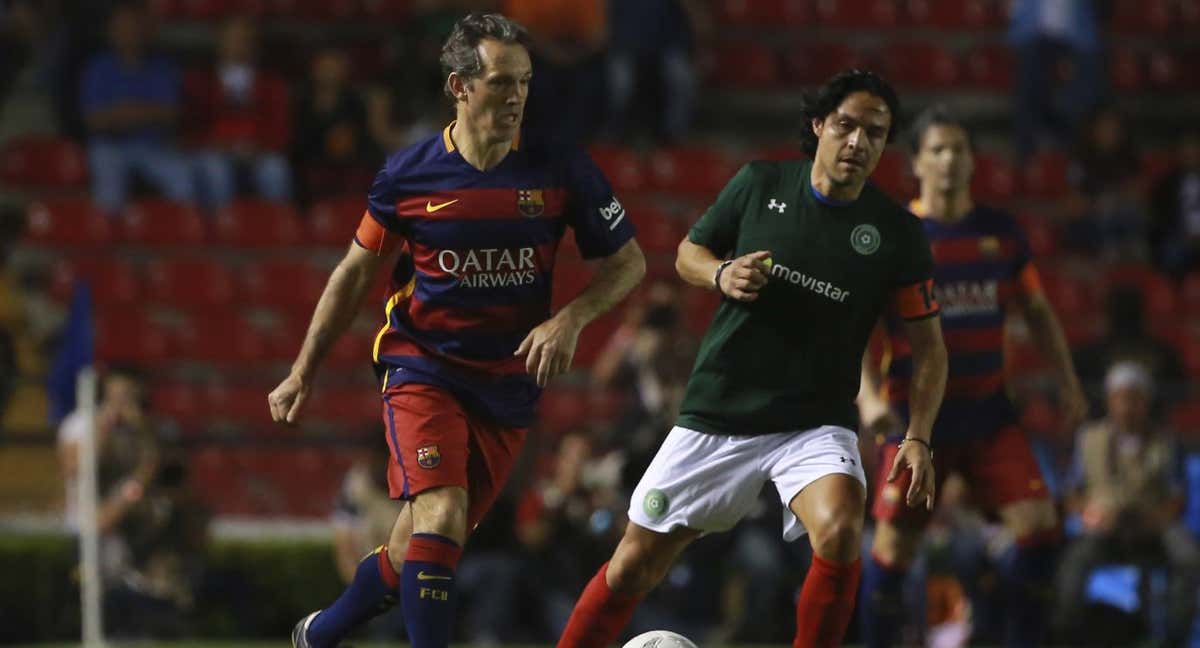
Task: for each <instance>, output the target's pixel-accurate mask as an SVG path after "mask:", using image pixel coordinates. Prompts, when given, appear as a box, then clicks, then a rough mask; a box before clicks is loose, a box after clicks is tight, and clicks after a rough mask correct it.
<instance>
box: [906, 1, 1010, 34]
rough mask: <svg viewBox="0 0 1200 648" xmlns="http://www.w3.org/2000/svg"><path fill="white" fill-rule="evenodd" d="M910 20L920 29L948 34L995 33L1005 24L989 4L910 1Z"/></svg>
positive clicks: (993, 3)
mask: <svg viewBox="0 0 1200 648" xmlns="http://www.w3.org/2000/svg"><path fill="white" fill-rule="evenodd" d="M907 9H908V16H909V18H911V20H912V21H913V22H914V23H916V24H917V25H922V26H926V27H936V28H938V29H946V30H963V29H994V28H998V27H1000V26H1001V25H1002V24H1003V22H1004V15H1003V13H1002V12H1001V11H1000V8H999V7H998V6H997V3H995V2H991V1H989V0H908V2H907Z"/></svg>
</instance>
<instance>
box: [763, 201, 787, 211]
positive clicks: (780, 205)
mask: <svg viewBox="0 0 1200 648" xmlns="http://www.w3.org/2000/svg"><path fill="white" fill-rule="evenodd" d="M767 209H778V210H779V213H780V214H782V213H783V210H785V209H787V203H781V202H779V201H777V200H775V199H774V198H772V199H771V202H769V203H767Z"/></svg>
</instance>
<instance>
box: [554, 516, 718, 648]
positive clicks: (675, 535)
mask: <svg viewBox="0 0 1200 648" xmlns="http://www.w3.org/2000/svg"><path fill="white" fill-rule="evenodd" d="M700 534H701V532H700V531H696V530H694V529H688V528H686V527H679V528H676V529H674V530H672V531H669V532H667V533H659V532H657V531H651V530H650V529H646V528H644V527H641V526H638V525H637V524H636V523H634V522H630V523H629V526H627V527H626V528H625V535H624V536H623V537H622V538H621V542H620V544H618V545H617V549H616V551H615V552H613V556H612V558H611V559H610V560H609V561H608V562H607V563H604V564H603V565H601V567H600V570H599V571H597V572H596V575H595V576H593V577H592V580H591V582H589V583H588V584H587V587H585V588H584V590H583V594H581V595H580V596H579V600H578V601H577V602H576V603H575V609H574V610H573V611H572V612H571V618H570V620H569V621H567V627H566V629H565V630H563V634H562V638H561V639H559V641H558V648H605V647H606V646H608V645H609V644H611V643H612V642H613V641H616V639H617V637H619V636H620V634H621V631H622V630H624V629H625V626H626V625H627V624H628V623H629V618H630V617H631V616H633V611H634V609H635V608H636V607H637V605H638V603H640V602H641V600H642V598H643V597H645V596H646V594H647V593H649V592H650V590H652V589H654V587H655V586H657V585H658V584H659V583H660V582H661V581H662V579H663V577H664V576H666V574H667V571H668V570H669V569H670V568H671V565H672V564H674V563H675V560H676V559H677V558H678V557H679V554H680V553H681V552H682V551H683V550H684V548H686V547H687V546H688V544H689V543H691V542H692V541H693V540H695V539H696V538H698V537H700Z"/></svg>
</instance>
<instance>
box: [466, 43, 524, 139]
mask: <svg viewBox="0 0 1200 648" xmlns="http://www.w3.org/2000/svg"><path fill="white" fill-rule="evenodd" d="M479 57H480V59H481V60H482V62H483V71H482V72H481V73H480V75H479V76H478V77H476V78H473V79H470V80H468V81H466V83H465V84H464V85H463V90H462V92H461V93H460V94H459V107H460V109H461V110H462V111H463V112H462V113H461V116H462V118H463V119H466V120H467V121H469V122H470V125H471V126H472V127H474V128H476V129H479V130H480V131H482V132H483V133H484V135H485V137H486V138H487V139H489V140H493V141H500V140H508V139H512V138H514V137H515V136H516V134H517V131H518V130H519V129H520V128H521V118H522V117H523V116H524V113H525V99H526V98H528V96H529V79H530V78H531V77H532V76H533V64H532V63H531V62H530V60H529V52H527V51H526V50H525V47H524V46H522V45H519V44H516V43H502V42H500V41H497V40H494V39H490V38H487V39H484V40H483V41H482V42H480V43H479ZM463 96H465V97H466V99H465V100H464V99H463Z"/></svg>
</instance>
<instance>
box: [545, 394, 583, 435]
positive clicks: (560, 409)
mask: <svg viewBox="0 0 1200 648" xmlns="http://www.w3.org/2000/svg"><path fill="white" fill-rule="evenodd" d="M587 411H588V403H587V395H586V393H585V391H584V390H582V389H578V388H571V387H560V386H552V387H550V388H549V389H547V390H546V391H544V392H542V397H541V400H540V401H539V403H538V417H537V420H538V424H539V425H540V426H541V427H542V428H543V429H546V430H549V431H552V432H553V433H556V434H561V433H564V432H570V431H572V430H573V429H576V428H580V427H584V426H586V425H587V423H588V420H587Z"/></svg>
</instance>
